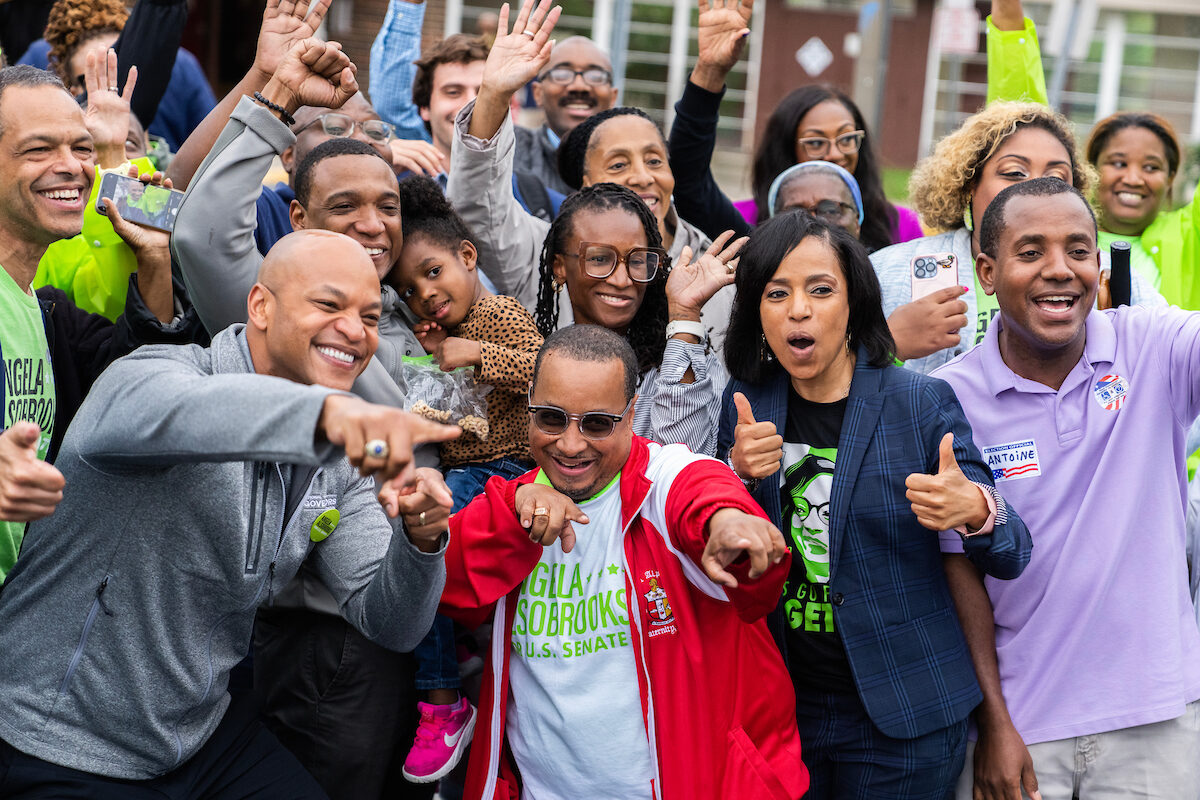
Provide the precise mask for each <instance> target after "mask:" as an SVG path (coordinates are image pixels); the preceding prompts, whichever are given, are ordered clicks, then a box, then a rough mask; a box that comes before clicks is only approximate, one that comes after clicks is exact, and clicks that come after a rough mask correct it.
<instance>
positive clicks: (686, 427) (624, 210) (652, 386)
mask: <svg viewBox="0 0 1200 800" xmlns="http://www.w3.org/2000/svg"><path fill="white" fill-rule="evenodd" d="M731 236H732V234H727V235H726V236H723V237H720V238H718V239H717V241H716V242H714V243H713V244H712V245H711V246H710V247H709V249H708V251H707V252H706V253H704V254H703V255H702V256H700V257H698V258H695V259H693V258H692V257H691V251H690V250H685V251H684V253H683V255H682V256H681V258H680V260H679V262H678V263H677V264H675V265H674V267H672V265H671V259H670V256H669V255H668V254H667V251H666V250H665V249H664V248H663V247H662V238H661V236H660V235H659V232H658V225H657V221H656V220H655V218H654V215H653V214H652V213H651V212H650V209H649V208H647V206H646V204H645V203H644V202H643V201H642V200H641V198H639V197H638V196H637V195H636V194H634V193H633V192H631V191H630V190H628V189H626V188H625V187H623V186H618V185H616V184H612V183H598V184H593V185H591V186H588V187H585V188H583V189H581V190H580V191H578V192H576V193H575V194H573V195H571V196H570V197H568V198H567V199H566V200H565V201H564V202H563V205H562V208H561V209H560V210H559V214H558V217H557V218H555V220H554V222H553V223H552V224H551V226H550V230H549V232H548V233H547V234H546V239H545V242H544V243H543V246H542V255H541V260H540V265H539V270H538V275H539V292H538V298H537V311H536V313H535V315H534V316H535V318H536V320H537V325H538V329H539V330H540V331H541V332H542V335H543V336H548V335H549V334H550V333H553V332H554V331H555V330H557V329H558V328H560V327H563V326H564V325H566V324H570V322H575V323H583V324H590V325H599V326H601V327H604V328H608V329H609V330H612V331H615V332H616V333H619V334H621V335H622V336H624V337H625V338H626V339H628V340H629V344H630V345H631V346H632V347H633V351H634V354H635V355H636V356H637V360H638V380H639V386H638V395H639V397H640V398H641V399H640V400H639V402H638V404H637V406H636V411H635V412H634V417H633V432H634V433H636V434H638V435H639V436H645V437H646V438H648V439H653V440H655V441H657V442H662V443H667V444H669V443H672V442H683V443H684V444H686V445H688V446H689V447H690V448H691V449H692V451H693V452H696V453H703V454H706V455H711V454H713V453H714V452H715V451H716V421H717V416H716V412H717V400H718V398H719V396H720V391H721V387H722V386H723V384H724V371H723V369H722V368H721V366H720V363H719V361H718V359H717V356H716V355H715V354H714V353H712V352H705V348H704V346H703V344H702V343H701V338H700V335H699V334H700V333H701V332H702V331H698V330H697V328H699V322H698V320H699V318H700V307H701V306H702V305H703V301H704V299H705V298H707V297H710V296H711V295H712V294H713V292H715V291H716V289H717V288H719V287H721V286H726V285H729V284H730V283H732V281H733V273H732V270H731V269H730V266H729V265H730V264H731V263H735V257H736V254H737V252H738V251H739V250H740V248H741V246H742V245H743V244H744V243H745V239H739V240H737V241H734V242H732V243H728V242H729V239H730V237H731Z"/></svg>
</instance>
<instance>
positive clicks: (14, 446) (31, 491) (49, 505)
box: [0, 422, 63, 522]
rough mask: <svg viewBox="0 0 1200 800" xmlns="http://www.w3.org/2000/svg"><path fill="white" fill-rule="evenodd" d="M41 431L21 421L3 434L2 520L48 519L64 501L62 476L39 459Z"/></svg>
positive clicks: (0, 473) (0, 449) (0, 453)
mask: <svg viewBox="0 0 1200 800" xmlns="http://www.w3.org/2000/svg"><path fill="white" fill-rule="evenodd" d="M40 437H41V429H39V428H38V426H37V425H35V424H33V423H32V422H18V423H16V424H15V425H13V426H12V427H10V428H9V429H8V430H6V431H4V432H3V433H0V520H5V521H7V522H29V521H30V520H35V519H41V518H42V517H48V516H50V515H51V514H53V513H54V509H55V508H56V507H57V506H58V504H59V503H60V502H62V490H63V476H62V473H61V472H59V471H58V470H56V469H55V468H54V467H52V466H50V465H49V464H47V463H46V462H44V461H42V460H41V459H39V458H38V454H37V451H38V439H39V438H40Z"/></svg>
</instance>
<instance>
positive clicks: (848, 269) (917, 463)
mask: <svg viewBox="0 0 1200 800" xmlns="http://www.w3.org/2000/svg"><path fill="white" fill-rule="evenodd" d="M736 285H737V299H736V301H735V303H734V309H733V314H732V317H731V319H730V326H729V334H728V338H727V340H726V341H727V344H726V348H725V353H726V363H727V366H728V368H729V372H730V374H731V376H732V378H733V380H731V382H730V384H729V386H728V388H727V389H726V391H725V395H724V399H723V403H722V410H721V424H720V435H719V447H720V449H719V451H718V452H719V453H720V454H721V455H723V456H726V457H727V458H728V459H729V461H730V463H731V465H732V466H733V467H734V469H735V471H737V472H738V474H739V476H741V477H742V479H743V480H745V481H746V482H747V484H748V487H749V488H750V489H751V491H752V493H753V494H754V497H755V499H756V500H757V501H758V502H759V503H760V504H761V505H762V507H763V509H764V510H765V511H766V512H767V514H768V515H769V516H770V518H771V520H772V521H773V522H774V523H775V524H776V525H777V526H778V527H779V528H780V530H781V531H782V532H783V534H784V538H785V540H787V541H788V544H789V546H791V547H792V548H793V552H794V553H796V555H797V556H799V557H794V558H793V559H792V564H793V566H792V574H791V576H790V577H789V582H788V585H787V586H786V587H785V590H784V596H783V598H781V600H780V607H779V609H778V610H777V612H776V619H775V623H776V634H777V638H778V640H779V642H780V646H781V649H782V650H783V653H784V656H785V658H786V660H787V662H788V666H789V669H790V670H791V671H792V678H793V683H794V684H795V687H796V702H797V717H798V720H799V727H800V735H801V740H802V741H803V743H804V761H805V763H806V766H807V767H808V769H809V773H810V775H811V777H812V782H811V786H810V789H809V794H808V795H806V798H816V799H817V800H820V798H838V800H843V799H844V798H872V799H874V798H881V797H897V798H906V800H916V799H917V798H931V800H934V799H935V798H936V800H941V798H943V797H945V796H946V795H947V793H948V792H949V791H950V790H951V789H952V787H953V785H954V781H955V779H956V777H957V775H958V773H959V771H960V770H961V769H962V764H963V758H964V754H965V747H966V719H967V716H968V715H969V714H970V712H971V710H972V709H973V708H974V707H975V706H976V705H977V704H978V703H979V701H980V700H981V698H982V695H981V693H980V689H979V684H978V682H977V681H976V678H975V671H974V668H973V666H972V662H971V656H970V653H969V652H968V650H967V644H966V640H965V638H964V635H963V631H962V628H961V627H960V625H959V621H958V618H957V616H956V614H955V609H954V604H953V602H952V600H951V593H950V590H949V588H948V584H947V577H946V570H947V569H951V570H955V574H956V575H959V576H961V575H962V574H964V573H963V571H962V569H961V568H962V567H963V566H966V567H967V570H966V572H967V574H969V575H970V576H971V579H972V580H981V578H980V577H979V575H978V571H977V570H976V569H975V568H978V570H982V571H983V572H986V573H987V574H989V575H992V576H995V577H997V578H1001V579H1011V578H1014V577H1016V576H1017V575H1019V574H1020V572H1021V570H1022V569H1024V567H1025V565H1026V564H1027V563H1028V561H1029V554H1030V549H1031V546H1032V545H1031V542H1030V538H1029V532H1028V531H1027V530H1026V528H1025V525H1024V524H1023V523H1022V522H1021V520H1020V519H1019V518H1018V517H1017V515H1016V514H1015V513H1013V512H1012V511H1011V510H1010V509H1007V508H1006V507H1005V505H1004V501H1003V499H1001V498H1000V497H999V495H998V494H996V492H995V489H994V487H993V484H992V477H991V472H990V470H989V469H988V468H987V466H986V465H985V464H984V462H983V461H982V459H981V458H980V455H979V451H978V450H977V449H976V447H975V445H974V443H973V442H972V440H971V429H970V426H969V425H968V423H967V420H966V418H965V416H964V415H963V412H962V408H961V407H960V406H959V404H958V400H957V399H956V398H955V396H954V392H953V391H952V390H951V389H950V387H949V385H947V384H946V383H945V382H943V381H941V380H938V379H936V378H930V377H927V376H923V375H919V374H917V373H914V372H910V371H908V370H905V369H902V368H900V367H897V366H895V365H894V357H893V355H892V354H893V352H894V344H893V341H892V337H891V334H890V332H889V330H888V328H887V322H886V320H885V319H884V316H883V310H882V307H881V303H880V289H879V282H878V280H877V279H876V277H875V273H874V271H873V270H872V268H871V264H870V261H869V260H868V258H867V254H866V251H865V250H864V249H863V248H862V246H861V245H860V244H859V243H858V242H857V241H855V240H854V239H852V238H851V237H850V236H848V235H846V234H845V233H844V232H842V231H840V230H837V229H835V228H831V227H829V226H827V225H825V224H824V223H821V222H819V221H817V220H814V219H813V218H812V217H810V216H809V215H807V214H805V213H804V212H803V211H794V212H790V213H787V214H784V215H781V216H778V217H776V218H774V219H772V220H770V221H769V222H767V223H765V224H764V225H761V226H760V227H759V228H758V229H757V230H756V231H755V234H754V236H753V237H752V238H751V240H750V243H749V245H747V247H746V249H745V250H744V252H743V253H742V257H741V262H740V265H739V267H738V275H737V283H736ZM955 530H957V531H958V533H955V532H953V531H955ZM939 532H941V533H939ZM959 535H963V536H964V543H965V550H966V554H965V558H966V559H970V562H972V563H973V564H974V565H975V568H972V567H970V565H969V564H967V562H966V561H965V560H964V556H963V555H950V554H947V555H945V556H943V554H942V552H941V548H940V546H939V537H946V536H953V537H958V536H959ZM955 559H958V560H960V561H961V563H957V562H955V561H954V560H955Z"/></svg>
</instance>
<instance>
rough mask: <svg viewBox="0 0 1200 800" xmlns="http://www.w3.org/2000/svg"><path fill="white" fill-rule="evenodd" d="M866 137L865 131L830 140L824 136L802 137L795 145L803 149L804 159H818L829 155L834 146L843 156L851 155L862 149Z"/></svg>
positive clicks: (853, 132) (851, 132) (845, 134)
mask: <svg viewBox="0 0 1200 800" xmlns="http://www.w3.org/2000/svg"><path fill="white" fill-rule="evenodd" d="M866 136H867V132H866V131H850V132H849V133H843V134H841V135H840V136H838V137H837V138H835V139H832V140H830V139H826V138H825V137H824V136H803V137H801V138H799V139H797V140H796V143H797V144H799V145H800V146H801V147H803V148H804V155H805V157H807V158H812V159H818V158H825V156H827V155H829V149H830V147H831V146H832V145H835V144H836V145H837V149H838V150H839V151H840V152H841V153H842V154H843V155H847V156H848V155H853V154H854V153H857V152H858V150H859V148H860V147H862V143H863V139H864V138H866Z"/></svg>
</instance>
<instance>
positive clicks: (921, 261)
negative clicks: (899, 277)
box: [909, 253, 962, 300]
mask: <svg viewBox="0 0 1200 800" xmlns="http://www.w3.org/2000/svg"><path fill="white" fill-rule="evenodd" d="M909 275H910V276H911V279H912V299H913V300H919V299H921V298H922V297H925V296H926V295H930V294H933V293H934V292H936V291H939V290H941V289H946V288H949V287H951V286H961V285H962V281H961V280H959V276H958V256H956V255H954V253H930V254H925V255H917V256H914V257H913V259H912V261H911V262H909Z"/></svg>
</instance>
